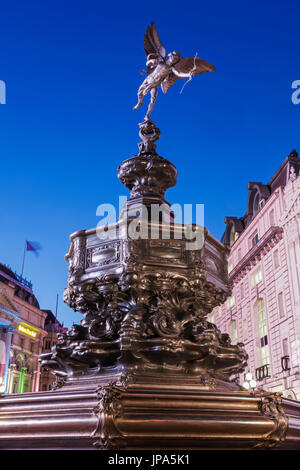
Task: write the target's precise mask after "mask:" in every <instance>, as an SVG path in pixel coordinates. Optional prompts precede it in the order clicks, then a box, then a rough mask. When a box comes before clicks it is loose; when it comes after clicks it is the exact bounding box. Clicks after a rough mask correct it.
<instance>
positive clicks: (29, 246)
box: [26, 240, 42, 256]
mask: <svg viewBox="0 0 300 470" xmlns="http://www.w3.org/2000/svg"><path fill="white" fill-rule="evenodd" d="M41 249H42V247H41V245H40V244H39V243H38V242H29V241H27V240H26V251H33V252H34V254H35V255H36V256H38V255H39V251H40V250H41Z"/></svg>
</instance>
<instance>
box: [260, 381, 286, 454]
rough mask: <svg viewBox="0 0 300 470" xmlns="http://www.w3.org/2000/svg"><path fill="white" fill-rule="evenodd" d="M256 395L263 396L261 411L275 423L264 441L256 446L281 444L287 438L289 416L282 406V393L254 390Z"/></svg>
mask: <svg viewBox="0 0 300 470" xmlns="http://www.w3.org/2000/svg"><path fill="white" fill-rule="evenodd" d="M254 395H255V396H259V397H261V402H260V410H261V412H262V413H263V414H264V415H265V416H267V417H268V418H270V419H271V420H272V421H273V422H274V424H275V427H274V430H273V431H271V432H270V433H269V434H268V435H267V436H265V437H264V439H263V441H261V442H259V443H258V444H257V445H256V446H255V447H265V448H270V447H276V446H279V445H280V443H281V442H283V441H284V440H285V436H286V432H287V429H288V418H287V416H286V414H285V413H284V411H283V407H282V394H281V393H278V392H277V393H274V392H267V391H265V390H257V391H255V392H254Z"/></svg>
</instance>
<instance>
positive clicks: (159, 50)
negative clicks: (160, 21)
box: [133, 23, 216, 121]
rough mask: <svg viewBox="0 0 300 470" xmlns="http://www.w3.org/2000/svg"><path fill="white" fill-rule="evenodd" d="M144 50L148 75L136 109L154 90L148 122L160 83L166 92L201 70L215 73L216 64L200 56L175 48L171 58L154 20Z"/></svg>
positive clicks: (146, 117)
mask: <svg viewBox="0 0 300 470" xmlns="http://www.w3.org/2000/svg"><path fill="white" fill-rule="evenodd" d="M144 49H145V53H146V59H147V62H146V66H147V70H143V71H142V74H143V73H147V74H148V76H147V77H146V78H145V80H144V81H143V83H142V84H141V86H140V88H139V90H138V103H137V104H136V106H135V107H134V108H133V109H138V108H139V107H140V106H142V104H143V98H144V96H146V95H147V94H148V93H149V92H150V103H149V106H148V110H147V114H146V116H145V121H147V120H149V119H150V113H151V112H152V110H153V107H154V104H155V101H156V98H157V93H158V87H159V85H160V86H161V89H162V91H163V92H164V93H167V91H168V90H169V89H170V88H171V86H172V85H174V83H175V82H176V80H178V78H188V79H191V78H192V77H193V76H194V75H197V74H199V73H204V72H215V70H216V69H215V67H214V66H213V65H212V64H210V63H209V62H206V61H205V60H203V59H200V58H198V57H196V56H195V57H181V55H180V52H175V51H174V52H171V53H170V54H168V57H167V51H166V49H165V47H164V46H163V44H162V43H161V41H160V39H159V36H158V34H157V30H156V26H155V24H154V23H152V24H151V26H148V28H147V30H146V34H145V35H144Z"/></svg>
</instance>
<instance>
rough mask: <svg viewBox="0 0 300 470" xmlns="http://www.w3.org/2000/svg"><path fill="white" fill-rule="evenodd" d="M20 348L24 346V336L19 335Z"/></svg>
mask: <svg viewBox="0 0 300 470" xmlns="http://www.w3.org/2000/svg"><path fill="white" fill-rule="evenodd" d="M19 345H20V348H21V349H23V348H24V338H22V337H20V343H19Z"/></svg>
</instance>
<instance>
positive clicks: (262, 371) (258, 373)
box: [255, 364, 270, 382]
mask: <svg viewBox="0 0 300 470" xmlns="http://www.w3.org/2000/svg"><path fill="white" fill-rule="evenodd" d="M255 377H256V380H257V381H258V382H259V381H261V380H263V379H265V378H266V377H270V364H265V365H263V366H261V367H257V369H255Z"/></svg>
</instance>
